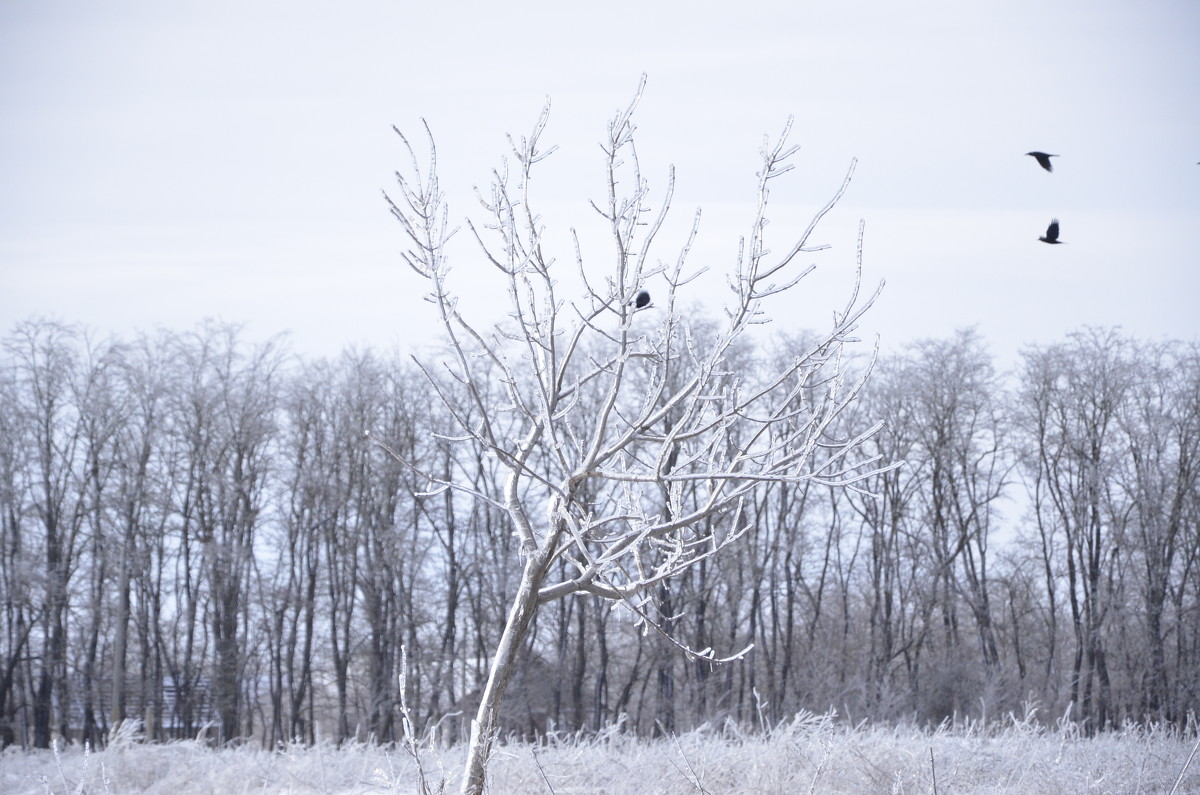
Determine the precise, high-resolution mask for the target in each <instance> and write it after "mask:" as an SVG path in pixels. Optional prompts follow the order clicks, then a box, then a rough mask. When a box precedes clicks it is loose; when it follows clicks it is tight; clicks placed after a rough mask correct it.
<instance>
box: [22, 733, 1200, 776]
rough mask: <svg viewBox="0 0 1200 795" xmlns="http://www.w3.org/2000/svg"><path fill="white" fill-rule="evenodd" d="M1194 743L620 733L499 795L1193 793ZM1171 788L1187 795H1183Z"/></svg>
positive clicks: (398, 763)
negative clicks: (655, 736) (649, 736)
mask: <svg viewBox="0 0 1200 795" xmlns="http://www.w3.org/2000/svg"><path fill="white" fill-rule="evenodd" d="M1195 747H1196V740H1195V739H1194V738H1185V737H1181V736H1179V735H1178V734H1177V733H1173V732H1165V731H1160V730H1154V729H1145V728H1136V729H1132V728H1131V729H1128V730H1126V731H1123V732H1114V733H1108V734H1103V735H1101V736H1099V737H1096V738H1092V739H1088V738H1085V737H1083V736H1081V735H1080V734H1079V733H1078V731H1076V729H1075V727H1074V726H1073V725H1070V724H1067V725H1062V726H1060V727H1059V728H1057V729H1052V730H1045V729H1042V728H1040V727H1037V726H1035V725H1033V724H1032V723H1031V722H1020V721H1014V722H1012V723H1011V724H1010V725H1009V726H1008V727H1006V728H1003V729H991V730H983V729H980V728H979V727H976V726H966V727H960V728H954V729H950V728H945V729H942V730H940V731H936V732H922V731H918V730H916V729H908V728H902V729H895V728H883V727H864V726H860V727H858V728H854V727H849V726H846V725H843V724H839V723H835V722H833V721H832V720H831V719H830V718H829V717H828V716H802V717H800V718H798V719H797V720H796V721H794V722H792V723H789V724H787V725H784V726H781V727H779V728H777V729H775V730H774V731H772V732H770V733H768V734H766V735H755V736H748V735H744V734H742V733H741V732H740V731H738V730H737V729H735V728H732V727H727V728H726V729H724V730H716V729H708V730H700V731H695V732H691V733H688V734H685V735H682V736H680V737H678V738H676V739H663V740H655V741H646V740H638V739H635V738H632V737H629V736H626V735H623V734H619V733H617V732H615V731H613V732H610V733H608V734H607V735H606V736H602V737H599V738H592V739H582V740H580V739H575V738H562V739H557V740H551V741H549V742H547V743H543V744H540V745H537V746H534V745H530V744H506V745H501V746H499V748H498V751H497V753H496V755H495V756H494V758H493V761H492V765H491V767H490V776H491V779H490V789H491V791H492V792H494V793H558V794H559V795H564V794H565V793H593V792H595V793H630V794H631V795H632V793H638V794H639V795H642V794H643V793H714V795H715V794H716V793H805V792H809V793H840V792H846V793H851V792H852V793H860V792H871V793H885V792H886V793H934V792H940V793H1046V794H1047V795H1051V794H1053V795H1059V793H1134V792H1142V793H1170V792H1178V793H1194V792H1200V763H1198V762H1196V761H1194V760H1192V761H1191V763H1190V764H1189V757H1190V756H1191V755H1192V754H1193V753H1194V750H1195ZM463 754H464V750H463V749H462V748H461V747H455V748H449V749H442V750H436V751H435V750H433V749H430V748H424V749H421V750H420V754H419V756H420V763H421V766H422V768H423V769H424V773H425V780H426V782H427V783H428V786H429V790H428V791H432V792H438V791H441V790H442V787H443V785H444V787H445V791H450V792H452V791H456V790H457V785H458V784H459V781H458V779H457V772H458V767H459V766H460V765H461V763H462V758H463ZM1181 773H1182V778H1181ZM1173 788H1174V789H1173ZM421 791H422V788H421V776H420V774H419V772H418V766H417V762H416V760H414V758H413V756H412V754H410V753H409V752H407V751H406V750H404V749H394V748H393V749H384V748H380V747H376V746H368V745H352V746H347V747H343V748H334V747H332V746H329V745H318V746H316V747H308V748H305V747H292V748H286V749H282V750H280V751H278V752H268V751H262V750H252V749H248V748H244V749H239V750H225V751H212V750H209V749H207V748H206V747H204V746H202V745H200V744H197V743H193V742H180V743H172V744H169V745H145V744H141V743H139V742H136V741H132V740H130V739H128V738H117V740H116V741H115V742H113V743H111V744H110V745H109V747H108V748H107V749H105V750H103V751H100V752H93V753H85V752H84V751H83V749H81V748H78V747H70V748H67V749H65V750H63V751H60V752H58V753H54V752H50V751H38V752H32V753H31V752H25V751H20V750H17V749H13V748H10V749H8V750H7V751H5V752H4V753H3V754H2V755H0V792H4V793H21V794H24V793H80V794H81V795H82V793H129V792H151V793H171V794H172V795H185V793H242V792H277V793H310V792H317V793H375V792H379V793H385V792H405V793H407V792H421Z"/></svg>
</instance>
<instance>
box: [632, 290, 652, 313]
mask: <svg viewBox="0 0 1200 795" xmlns="http://www.w3.org/2000/svg"><path fill="white" fill-rule="evenodd" d="M633 306H634V308H635V309H645V308H646V307H648V306H650V293H648V292H646V291H645V290H642V291H641V292H640V293H638V294H637V298H635V299H633Z"/></svg>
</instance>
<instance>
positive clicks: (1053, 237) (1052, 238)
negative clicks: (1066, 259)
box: [1038, 218, 1062, 243]
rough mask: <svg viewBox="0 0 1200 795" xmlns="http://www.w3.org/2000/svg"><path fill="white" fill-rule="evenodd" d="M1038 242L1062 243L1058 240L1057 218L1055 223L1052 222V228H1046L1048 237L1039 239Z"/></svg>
mask: <svg viewBox="0 0 1200 795" xmlns="http://www.w3.org/2000/svg"><path fill="white" fill-rule="evenodd" d="M1038 240H1040V241H1042V242H1043V243H1061V242H1062V241H1061V240H1059V239H1058V219H1057V218H1055V219H1054V220H1053V221H1051V222H1050V226H1048V227H1046V236H1045V237H1039V238H1038Z"/></svg>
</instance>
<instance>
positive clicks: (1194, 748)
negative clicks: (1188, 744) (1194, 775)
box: [1170, 734, 1200, 795]
mask: <svg viewBox="0 0 1200 795" xmlns="http://www.w3.org/2000/svg"><path fill="white" fill-rule="evenodd" d="M1197 751H1200V734H1197V735H1196V744H1195V745H1193V746H1192V752H1191V753H1190V754H1188V758H1187V760H1186V761H1185V762H1184V763H1183V769H1181V770H1180V771H1179V778H1177V779H1175V786H1173V787H1171V792H1170V795H1175V793H1177V792H1179V791H1180V790H1179V785H1180V784H1182V783H1183V775H1184V773H1187V769H1188V767H1189V766H1190V765H1191V764H1192V760H1193V759H1195V758H1196V752H1197Z"/></svg>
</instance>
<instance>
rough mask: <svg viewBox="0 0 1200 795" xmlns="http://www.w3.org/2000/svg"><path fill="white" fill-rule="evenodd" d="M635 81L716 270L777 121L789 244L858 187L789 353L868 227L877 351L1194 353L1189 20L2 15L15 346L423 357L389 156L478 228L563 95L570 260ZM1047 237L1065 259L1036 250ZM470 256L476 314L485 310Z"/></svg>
mask: <svg viewBox="0 0 1200 795" xmlns="http://www.w3.org/2000/svg"><path fill="white" fill-rule="evenodd" d="M643 72H645V73H646V74H647V75H648V84H647V88H646V91H645V95H644V97H643V100H642V104H641V106H640V110H639V113H638V116H637V117H636V121H637V124H638V130H639V151H640V153H641V155H642V158H643V169H644V172H645V176H647V178H649V179H650V181H651V183H652V184H654V185H659V186H661V185H662V183H663V181H664V178H665V174H666V167H667V165H668V164H672V163H673V164H674V165H675V167H676V169H677V180H678V184H677V192H676V199H675V218H676V220H677V221H678V224H679V226H680V227H682V226H684V225H686V222H687V221H688V220H690V217H691V215H692V213H693V211H694V209H695V208H696V207H697V206H699V207H703V208H704V211H705V222H704V226H702V231H701V235H700V238H699V240H698V243H697V246H696V249H695V252H694V255H693V261H694V263H695V264H696V265H697V266H698V267H699V266H704V267H709V268H712V269H714V271H717V272H719V271H720V270H722V269H723V268H724V267H726V265H727V264H728V262H729V261H730V260H731V259H732V257H733V256H734V254H735V252H736V245H737V235H739V234H742V233H743V232H744V231H746V226H745V224H746V223H747V222H748V221H749V219H750V218H751V215H752V212H753V200H754V189H755V176H754V174H755V171H756V169H757V165H758V161H757V158H758V149H759V147H760V145H761V143H762V138H763V135H764V134H771V135H773V136H774V135H777V134H778V132H779V131H780V130H781V128H782V127H783V124H784V122H785V120H786V119H787V117H788V115H789V114H793V115H794V116H795V119H796V121H795V127H794V130H793V132H792V136H791V140H792V142H793V143H796V144H799V145H800V146H801V150H800V152H799V153H798V154H797V156H796V159H795V161H794V162H795V164H796V166H797V168H796V170H795V172H793V173H792V174H790V175H788V177H785V180H787V182H786V183H783V182H780V183H779V184H778V185H777V187H776V188H775V192H774V194H773V199H774V200H775V201H776V205H775V210H774V212H773V213H772V217H773V218H774V220H775V223H774V224H773V226H772V231H777V233H778V234H779V235H780V236H781V237H780V238H779V239H777V245H778V246H779V247H783V246H784V245H785V244H786V241H785V240H783V239H782V236H784V235H785V234H786V232H787V231H788V230H789V229H791V228H795V227H799V228H802V227H803V226H804V225H805V224H806V223H807V221H808V218H809V216H810V215H811V213H812V211H813V210H814V209H815V208H817V207H819V206H820V205H821V204H823V203H824V202H825V201H826V200H827V199H828V198H829V196H831V195H832V193H833V192H834V191H835V190H836V188H837V186H838V184H839V183H840V181H841V179H842V176H843V175H844V173H845V172H846V169H847V168H848V166H849V164H850V161H851V159H852V158H855V157H856V158H858V166H857V171H856V175H855V179H854V182H853V184H852V185H851V187H850V190H849V192H848V193H847V194H846V196H845V198H844V199H843V201H842V202H841V204H840V205H839V207H838V208H837V209H836V210H835V212H834V213H833V214H832V215H831V216H830V217H829V219H828V223H827V224H826V226H825V227H823V228H822V229H821V230H819V231H818V233H817V235H816V236H815V240H816V242H828V243H830V244H831V245H832V246H833V248H832V249H831V250H830V251H827V252H823V253H821V254H817V255H813V256H812V257H811V258H809V261H811V262H814V263H816V264H817V265H818V271H817V274H816V275H815V276H814V277H813V278H812V279H811V280H810V281H809V282H808V283H807V284H806V285H805V287H804V290H805V295H804V296H803V298H802V300H801V299H798V302H797V303H796V304H789V303H788V302H787V301H783V302H781V303H777V304H775V305H773V306H772V310H773V314H774V315H775V316H776V317H777V318H778V322H779V323H780V324H781V325H782V326H785V327H792V326H810V325H816V326H823V325H825V324H826V323H827V321H828V311H827V309H832V308H833V307H834V306H836V305H839V304H840V302H842V301H843V300H844V297H845V293H846V290H847V289H848V287H849V285H850V281H849V277H850V274H851V273H852V271H853V264H854V248H855V239H856V236H857V227H858V222H859V219H860V218H861V219H865V221H866V241H865V251H864V276H865V281H866V282H867V283H868V286H871V285H874V284H875V283H876V282H878V281H879V280H881V279H886V281H887V287H886V288H885V291H884V293H883V296H882V298H881V299H880V301H879V303H878V304H877V306H876V307H875V308H874V309H873V310H872V313H871V315H870V316H869V317H868V320H867V321H866V322H865V323H864V332H865V333H866V334H868V335H873V334H875V333H878V334H880V335H881V337H882V341H883V344H884V346H885V347H891V346H894V345H897V344H899V343H902V342H905V341H908V340H911V339H913V338H915V337H923V336H931V335H937V336H943V335H949V334H950V333H952V332H953V331H954V329H956V328H959V327H962V326H968V325H978V327H979V329H980V331H981V333H982V334H983V335H984V336H985V338H986V339H988V340H989V341H990V342H991V344H992V346H993V348H994V349H996V350H997V352H998V353H999V354H1000V355H1001V356H1002V357H1006V356H1008V355H1010V354H1011V352H1013V351H1016V350H1017V349H1018V348H1019V347H1020V346H1021V345H1024V344H1027V343H1045V342H1052V341H1057V340H1060V339H1062V338H1063V336H1064V335H1065V334H1066V333H1067V332H1068V331H1071V330H1074V329H1077V328H1080V327H1081V326H1082V325H1084V324H1103V325H1120V326H1122V327H1123V328H1124V329H1125V330H1126V331H1127V332H1129V333H1131V334H1134V335H1137V336H1139V337H1143V338H1148V339H1159V338H1163V337H1172V338H1187V339H1196V338H1200V319H1198V318H1200V310H1198V308H1197V307H1198V302H1200V165H1198V164H1197V161H1200V3H1197V2H1195V0H1179V1H1178V2H1146V3H1130V2H1127V1H1125V2H1096V1H1095V0H1092V1H1090V2H1074V1H1070V2H1053V3H1046V2H1003V3H1000V2H997V3H968V2H962V1H961V0H956V1H954V2H941V1H934V2H922V1H921V0H916V1H915V2H907V3H896V2H893V1H891V0H888V1H886V2H835V0H825V1H824V2H807V1H806V0H787V2H755V0H742V2H736V3H705V2H697V1H696V0H690V1H689V2H659V3H653V2H648V1H647V0H643V2H636V3H634V2H624V0H615V1H613V0H610V2H605V3H600V4H573V3H564V2H561V1H560V2H553V3H551V2H546V3H529V2H510V3H490V2H489V3H482V2H479V3H452V2H440V3H439V2H421V3H413V2H383V1H382V0H380V1H379V2H362V1H354V0H351V1H350V2H339V3H321V4H317V3H309V2H295V1H294V0H293V1H292V2H248V1H247V0H239V1H238V2H226V1H225V0H202V1H201V2H170V3H165V2H149V1H147V2H136V3H135V2H127V1H123V0H116V1H115V2H104V3H96V2H58V1H56V0H3V2H0V158H2V160H0V174H2V177H0V328H2V329H3V331H4V332H5V333H7V331H8V330H10V329H11V327H12V325H13V324H14V323H15V322H16V321H18V320H20V319H24V318H27V317H30V316H49V317H54V318H57V319H61V320H64V321H69V322H81V323H84V324H87V325H89V326H91V327H92V328H93V329H95V330H97V331H99V332H102V333H103V332H108V331H116V332H121V333H128V332H129V331H131V330H135V329H146V330H149V329H152V328H153V327H155V326H159V325H161V326H166V327H169V328H178V329H183V328H190V327H191V326H192V325H193V324H194V323H196V322H197V321H199V320H200V319H201V318H204V317H209V316H211V317H219V318H221V319H224V320H228V321H235V322H244V323H246V324H247V328H248V334H249V336H251V337H253V338H264V337H266V336H269V335H270V334H273V333H275V332H279V331H285V330H288V331H290V332H291V333H292V339H293V347H294V348H295V349H297V350H299V351H301V352H307V353H315V354H336V353H337V352H338V351H339V350H341V349H342V348H343V347H344V346H345V345H347V344H350V343H362V344H371V345H379V346H389V345H391V344H393V343H399V344H401V345H402V346H409V345H414V344H418V343H419V342H421V341H422V340H423V339H425V338H427V337H428V336H429V323H430V321H431V317H432V316H431V314H430V310H429V308H428V306H427V305H425V304H424V303H423V302H422V301H421V300H420V290H421V287H422V285H421V283H420V281H419V280H418V278H417V277H416V276H415V275H414V274H412V273H411V271H409V270H407V268H406V266H404V265H403V263H402V262H401V260H400V257H399V252H400V250H401V249H402V248H403V246H404V241H403V239H402V236H401V234H400V230H399V227H398V226H397V224H396V223H395V221H393V220H392V219H391V218H390V216H389V215H388V213H387V209H386V205H385V203H384V201H383V199H382V196H381V193H380V191H381V189H384V190H387V189H390V188H391V187H392V186H393V185H394V180H393V177H392V172H393V171H394V170H395V169H397V168H400V167H402V166H404V164H405V161H404V157H403V151H402V149H401V148H400V146H399V143H398V140H397V138H396V136H395V134H394V133H393V132H392V131H391V125H393V124H395V125H396V126H398V127H400V128H401V129H402V130H405V131H407V132H410V133H413V135H414V137H417V138H419V136H420V133H421V127H420V123H421V119H422V118H424V119H426V120H427V121H428V123H429V124H430V126H431V128H432V130H433V132H434V135H435V137H436V138H437V141H438V148H439V158H440V164H441V168H442V181H443V186H444V188H445V190H446V192H447V194H448V198H449V199H450V202H451V211H452V214H453V215H454V216H455V217H457V218H460V219H461V218H462V217H465V216H466V215H467V214H469V213H472V212H473V211H474V210H475V208H476V205H475V200H474V197H473V194H472V186H474V185H480V186H486V185H487V183H488V181H489V178H490V170H491V168H492V167H493V166H495V165H496V164H497V163H498V162H499V160H500V158H501V157H502V156H503V155H504V154H505V151H506V144H505V139H504V135H505V133H510V132H511V133H515V134H518V135H520V134H523V133H527V132H528V131H529V130H530V128H531V127H532V125H533V123H534V121H535V120H536V118H537V115H538V112H539V110H540V109H541V107H542V106H543V104H544V103H545V102H546V100H547V97H549V98H550V99H551V100H552V111H551V121H550V126H549V128H548V131H547V136H546V140H547V142H553V143H557V144H559V146H560V150H559V151H558V152H557V153H556V154H555V155H554V156H553V157H552V158H550V159H549V160H548V161H547V162H546V163H545V164H544V166H543V172H544V174H545V177H544V182H542V183H535V186H537V187H538V190H539V192H538V193H537V194H536V195H537V196H538V198H539V200H540V201H542V202H544V213H545V215H546V217H547V219H548V220H549V221H551V222H553V223H555V224H561V226H560V227H558V229H559V231H560V233H564V234H565V232H563V230H564V229H565V227H567V226H570V225H576V226H579V227H581V228H584V227H586V226H587V225H588V224H592V223H593V221H592V220H591V218H590V214H591V212H592V211H591V210H589V209H588V207H587V200H588V199H590V198H601V197H602V196H603V195H604V183H603V172H602V168H603V163H602V160H601V157H600V151H599V149H598V146H597V144H598V142H599V141H600V139H601V138H602V136H603V135H604V131H605V125H606V123H607V120H608V119H609V118H610V117H611V116H612V115H613V113H614V112H615V111H616V110H617V109H618V107H620V106H623V105H624V104H626V103H627V102H628V101H629V99H630V98H631V97H632V95H633V92H634V90H635V88H636V86H637V82H638V78H639V76H640V75H641V74H642V73H643ZM1034 149H1040V150H1043V151H1047V152H1053V153H1057V154H1059V155H1060V157H1058V158H1056V159H1055V172H1054V173H1053V174H1048V173H1046V172H1044V171H1043V170H1042V169H1040V168H1039V167H1038V166H1037V164H1036V163H1035V162H1034V161H1033V159H1032V158H1030V157H1025V156H1024V153H1025V152H1027V151H1029V150H1034ZM1053 217H1057V218H1059V219H1060V221H1061V224H1062V239H1063V240H1064V241H1066V245H1061V246H1048V245H1045V244H1043V243H1040V242H1038V240H1037V238H1038V236H1039V235H1041V234H1044V232H1045V229H1046V226H1047V224H1048V223H1049V221H1050V219H1051V218H1053ZM563 240H564V243H565V237H564V238H563ZM681 240H682V238H681V237H678V236H677V237H675V239H672V240H667V241H665V245H664V246H663V248H662V249H660V252H659V253H660V255H661V256H662V257H663V258H664V259H673V257H674V252H675V249H676V247H677V244H678V242H681ZM584 242H585V245H590V244H591V241H590V239H588V238H587V237H586V235H585V240H584ZM594 250H595V252H596V254H595V255H594V257H595V259H593V260H592V261H593V262H595V263H596V267H597V268H603V267H604V264H605V263H604V261H603V260H602V259H601V258H600V257H601V254H602V252H603V251H605V249H604V247H603V245H602V241H599V240H597V241H596V248H595V249H594ZM472 253H473V252H472V250H471V248H470V247H463V248H462V249H461V254H462V255H463V258H462V259H460V260H459V261H458V262H457V265H456V270H455V275H456V276H457V277H461V281H459V282H458V283H459V284H460V285H461V286H462V287H463V289H464V290H465V291H466V292H468V293H471V292H472V291H475V292H477V293H478V292H479V291H481V290H484V291H488V292H485V293H484V294H485V295H490V294H492V292H490V291H492V290H493V289H494V287H495V286H494V285H490V284H488V283H487V282H486V281H484V280H483V279H482V278H479V276H478V275H479V274H486V273H487V272H488V271H487V269H486V268H485V267H483V266H482V265H480V264H479V263H478V261H477V260H474V259H472V257H471V255H472ZM556 253H557V255H558V257H559V258H560V260H562V261H563V262H565V263H569V262H570V261H571V260H572V257H573V253H572V251H571V250H570V249H569V248H567V247H566V246H565V245H564V247H563V249H562V250H561V251H558V252H556ZM585 256H587V251H585ZM695 300H696V301H697V302H698V303H700V304H701V305H703V304H705V303H706V302H708V301H710V300H711V301H712V302H713V303H714V304H716V303H719V300H720V299H719V296H711V295H709V294H707V293H706V292H705V288H704V287H702V286H697V288H696V296H695ZM799 307H804V308H803V309H800V308H799ZM818 308H819V309H818ZM810 313H817V315H818V316H817V317H816V318H810V317H807V315H808V314H810ZM810 321H811V322H810Z"/></svg>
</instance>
